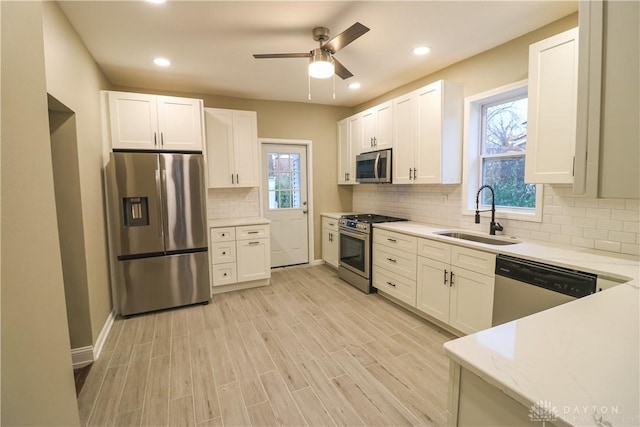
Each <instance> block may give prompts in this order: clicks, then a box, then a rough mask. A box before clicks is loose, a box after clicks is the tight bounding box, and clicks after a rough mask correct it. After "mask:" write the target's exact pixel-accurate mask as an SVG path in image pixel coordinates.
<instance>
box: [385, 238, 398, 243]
mask: <svg viewBox="0 0 640 427" xmlns="http://www.w3.org/2000/svg"><path fill="white" fill-rule="evenodd" d="M387 240H388V241H389V242H391V243H397V242H398V241H397V240H396V239H392V238H390V237H387Z"/></svg>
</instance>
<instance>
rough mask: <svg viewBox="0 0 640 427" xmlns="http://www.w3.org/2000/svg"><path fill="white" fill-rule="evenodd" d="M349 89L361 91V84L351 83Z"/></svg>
mask: <svg viewBox="0 0 640 427" xmlns="http://www.w3.org/2000/svg"><path fill="white" fill-rule="evenodd" d="M349 89H360V83H351V84H350V85H349Z"/></svg>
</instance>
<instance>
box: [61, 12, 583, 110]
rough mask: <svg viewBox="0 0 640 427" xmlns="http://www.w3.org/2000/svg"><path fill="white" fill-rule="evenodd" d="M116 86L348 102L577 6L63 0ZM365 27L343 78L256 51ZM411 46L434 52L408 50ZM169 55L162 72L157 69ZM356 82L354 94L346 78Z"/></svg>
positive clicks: (304, 45)
mask: <svg viewBox="0 0 640 427" xmlns="http://www.w3.org/2000/svg"><path fill="white" fill-rule="evenodd" d="M59 3H60V6H61V7H62V10H63V11H64V13H65V14H66V15H67V17H68V18H69V20H70V22H71V24H72V25H73V26H74V27H75V29H76V30H77V32H78V34H79V35H80V37H81V38H82V40H83V41H84V43H85V44H86V46H87V48H88V49H89V51H90V52H91V54H92V55H93V57H94V58H95V60H96V62H97V63H98V65H99V66H100V68H101V69H102V70H103V72H104V73H105V75H106V76H107V78H108V79H109V80H110V81H111V82H112V84H114V85H116V86H131V87H138V88H142V89H156V90H166V91H182V92H195V93H208V94H217V95H226V96H233V97H241V98H255V99H268V100H280V101H295V102H313V103H317V104H329V105H341V106H355V105H358V104H360V103H362V102H365V101H368V100H370V99H373V98H375V97H377V96H379V95H382V94H383V93H385V92H388V91H389V90H392V89H394V88H396V87H398V86H401V85H403V84H406V83H409V82H411V81H414V80H416V79H418V78H420V77H422V76H425V75H428V74H430V73H432V72H434V71H437V70H439V69H442V68H444V67H446V66H448V65H450V64H453V63H455V62H458V61H460V60H462V59H465V58H468V57H470V56H473V55H475V54H477V53H480V52H483V51H485V50H487V49H490V48H492V47H495V46H497V45H500V44H502V43H504V42H506V41H508V40H511V39H514V38H516V37H518V36H520V35H523V34H525V33H527V32H530V31H532V30H534V29H536V28H539V27H541V26H543V25H545V24H548V23H550V22H553V21H555V20H557V19H559V18H562V17H564V16H566V15H569V14H571V13H573V12H575V11H576V10H577V8H578V3H577V1H575V0H574V1H539V0H538V1H495V2H491V1H451V0H449V1H280V2H275V1H264V0H263V1H171V0H169V1H168V2H167V3H163V4H153V3H149V2H145V1H62V2H59ZM356 21H358V22H361V23H362V24H364V25H366V26H367V27H369V28H370V29H371V31H369V32H368V33H366V34H365V35H363V36H362V37H360V38H359V39H357V40H356V41H354V42H353V43H351V44H350V45H348V46H346V47H345V48H344V49H342V50H340V51H338V52H337V53H336V58H337V59H338V60H339V61H340V62H341V63H342V64H343V65H344V66H345V67H347V68H348V69H349V70H350V71H351V72H352V73H353V74H354V77H351V78H350V79H348V80H342V79H340V78H339V77H336V79H335V93H336V99H335V100H333V99H332V92H333V79H327V80H317V79H312V81H311V94H312V100H311V101H308V100H307V93H308V78H307V71H306V68H307V64H308V60H306V59H300V58H294V59H254V58H253V56H252V54H254V53H290V52H307V51H310V50H311V49H313V48H315V47H317V46H318V45H317V42H315V41H314V40H313V38H312V35H311V30H312V29H313V28H314V27H316V26H325V27H329V28H330V30H331V37H333V36H335V35H337V34H339V33H340V32H342V31H344V30H345V29H347V28H348V27H349V26H351V25H352V24H353V23H354V22H356ZM417 45H427V46H430V47H431V53H429V54H428V55H426V56H422V57H416V56H414V55H413V54H412V52H411V51H412V49H413V48H414V47H415V46H417ZM156 56H164V57H167V58H170V59H171V61H172V62H173V64H172V65H171V67H169V68H159V67H156V66H155V65H153V63H152V60H153V58H154V57H156ZM354 81H357V82H360V83H361V84H362V87H361V89H359V90H357V91H353V90H350V89H348V88H347V85H348V83H351V82H354Z"/></svg>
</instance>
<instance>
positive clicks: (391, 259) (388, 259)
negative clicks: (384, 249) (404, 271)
mask: <svg viewBox="0 0 640 427" xmlns="http://www.w3.org/2000/svg"><path fill="white" fill-rule="evenodd" d="M387 261H389V262H394V263H395V262H398V261H396V260H395V259H393V258H387Z"/></svg>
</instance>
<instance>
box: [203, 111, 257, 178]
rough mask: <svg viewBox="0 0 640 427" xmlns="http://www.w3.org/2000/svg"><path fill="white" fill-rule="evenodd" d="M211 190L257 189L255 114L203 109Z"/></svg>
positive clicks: (251, 112)
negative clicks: (231, 188)
mask: <svg viewBox="0 0 640 427" xmlns="http://www.w3.org/2000/svg"><path fill="white" fill-rule="evenodd" d="M204 117H205V127H206V135H207V168H208V177H209V187H210V188H225V187H257V186H259V185H260V175H259V163H258V158H259V155H258V131H257V114H256V112H255V111H240V110H224V109H219V108H205V109H204Z"/></svg>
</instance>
